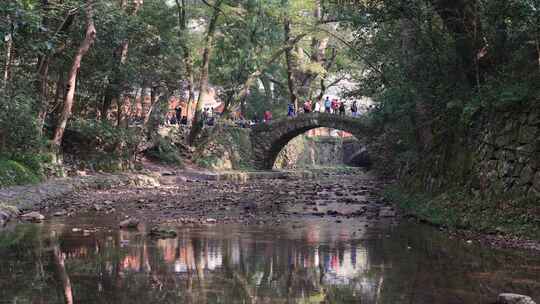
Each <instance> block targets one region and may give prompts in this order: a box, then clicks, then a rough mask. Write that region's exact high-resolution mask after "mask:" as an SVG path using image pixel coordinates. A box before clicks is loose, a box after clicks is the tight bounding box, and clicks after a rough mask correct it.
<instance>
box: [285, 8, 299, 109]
mask: <svg viewBox="0 0 540 304" xmlns="http://www.w3.org/2000/svg"><path fill="white" fill-rule="evenodd" d="M283 26H284V30H285V44H286V45H290V44H291V21H290V20H289V18H288V17H287V18H285V22H284V25H283ZM285 61H286V62H287V86H288V88H289V100H290V102H291V103H293V104H294V108H295V110H297V109H298V96H297V95H296V84H295V79H294V65H293V54H292V48H288V49H287V50H286V51H285Z"/></svg>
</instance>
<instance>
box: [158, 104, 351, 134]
mask: <svg viewBox="0 0 540 304" xmlns="http://www.w3.org/2000/svg"><path fill="white" fill-rule="evenodd" d="M346 108H347V106H346V105H345V102H344V101H340V100H338V99H336V98H334V99H330V97H328V96H327V97H326V98H325V99H324V101H323V102H322V103H319V102H313V101H311V100H310V99H307V100H306V101H305V102H304V103H303V104H302V106H301V111H302V112H303V113H305V114H309V113H314V112H324V113H331V114H337V115H342V116H345V115H346V112H347V109H346ZM349 110H350V113H351V115H352V116H353V117H358V115H359V114H358V104H357V102H356V101H353V102H352V103H351V104H350V106H349ZM182 114H183V113H182V107H180V106H177V107H176V108H175V109H174V112H173V111H171V112H169V113H167V117H166V121H165V123H166V124H169V125H187V124H188V118H187V116H186V115H182ZM217 114H219V113H216V112H215V111H214V109H213V108H211V107H210V108H204V110H203V113H202V118H203V121H204V122H205V124H206V125H209V126H213V125H214V124H215V120H216V115H217ZM297 114H298V110H297V109H296V106H295V104H294V103H292V102H291V103H289V104H288V106H287V116H288V117H295V116H296V115H297ZM271 121H272V112H271V111H269V110H267V111H265V112H264V113H263V115H262V117H261V118H259V116H258V115H257V114H255V115H254V116H253V118H252V119H251V120H247V119H245V118H244V117H242V115H239V117H236V119H234V122H235V124H236V125H238V126H240V127H242V128H249V127H251V126H254V125H257V124H259V123H268V122H271Z"/></svg>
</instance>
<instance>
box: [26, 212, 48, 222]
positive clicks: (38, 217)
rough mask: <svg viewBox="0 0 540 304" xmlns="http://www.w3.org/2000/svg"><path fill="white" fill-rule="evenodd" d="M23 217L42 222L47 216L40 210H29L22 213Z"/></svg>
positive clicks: (30, 220)
mask: <svg viewBox="0 0 540 304" xmlns="http://www.w3.org/2000/svg"><path fill="white" fill-rule="evenodd" d="M21 219H23V220H25V221H29V222H41V221H43V220H44V219H45V216H43V214H41V213H39V212H35V211H34V212H29V213H25V214H23V215H21Z"/></svg>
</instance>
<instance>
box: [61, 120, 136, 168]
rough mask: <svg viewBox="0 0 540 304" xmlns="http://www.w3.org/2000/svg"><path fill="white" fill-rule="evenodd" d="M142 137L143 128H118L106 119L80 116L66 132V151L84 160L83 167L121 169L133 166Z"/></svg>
mask: <svg viewBox="0 0 540 304" xmlns="http://www.w3.org/2000/svg"><path fill="white" fill-rule="evenodd" d="M141 139H142V136H141V134H140V131H139V130H137V129H135V128H129V129H128V128H117V127H115V126H113V125H111V124H110V123H109V122H107V121H96V120H92V119H89V120H84V119H78V120H75V121H73V122H72V123H71V124H70V126H69V128H68V130H67V131H66V135H65V139H64V150H65V151H66V152H68V153H69V154H71V155H75V156H76V157H77V158H78V159H81V160H83V161H84V163H83V164H81V166H83V167H84V166H86V165H89V166H90V168H93V169H96V170H105V171H118V170H122V169H126V168H128V167H131V164H132V163H133V161H134V159H135V153H136V151H137V146H138V144H139V142H140V141H141Z"/></svg>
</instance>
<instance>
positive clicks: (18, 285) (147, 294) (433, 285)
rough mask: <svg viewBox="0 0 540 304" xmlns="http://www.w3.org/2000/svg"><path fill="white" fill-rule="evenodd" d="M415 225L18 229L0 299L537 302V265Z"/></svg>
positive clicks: (3, 266)
mask: <svg viewBox="0 0 540 304" xmlns="http://www.w3.org/2000/svg"><path fill="white" fill-rule="evenodd" d="M408 225H409V224H407V225H405V226H400V227H396V228H393V229H392V228H390V230H388V231H380V230H377V229H375V230H374V231H372V232H365V234H364V233H359V234H358V232H357V231H358V230H356V229H355V231H351V230H350V229H348V227H344V228H343V227H342V228H338V229H336V228H335V225H334V226H333V227H334V228H328V229H327V228H326V227H325V226H319V225H317V224H313V225H312V224H309V223H308V224H307V225H306V226H305V227H303V228H300V229H290V228H288V229H275V228H260V227H247V228H246V227H234V226H227V227H214V228H184V229H181V230H179V236H178V237H177V238H175V239H166V240H151V239H148V238H146V237H144V232H127V231H114V230H113V231H106V230H102V231H98V232H96V233H86V234H87V235H86V236H84V234H83V233H82V232H73V231H72V228H73V226H71V225H64V224H56V225H44V226H19V227H17V228H16V230H15V231H14V232H10V233H7V234H5V235H4V236H3V237H2V239H1V240H0V244H3V245H2V247H0V253H1V254H2V259H1V260H0V290H1V291H0V296H1V297H2V299H4V300H8V302H9V303H12V302H14V301H15V300H16V299H17V302H21V303H63V302H68V303H320V302H326V303H351V302H353V303H411V301H412V303H483V302H486V301H488V300H490V299H492V298H493V293H494V292H496V291H504V290H505V288H508V287H511V288H512V289H511V290H512V291H515V292H521V293H528V294H530V295H532V296H538V292H539V291H538V290H540V289H539V288H538V287H540V286H539V283H538V282H536V280H535V279H534V277H535V273H536V272H535V270H534V269H538V266H539V265H540V261H539V258H538V257H532V256H531V257H527V256H526V255H520V256H519V258H516V256H515V255H514V254H513V253H509V252H496V251H493V250H485V249H481V248H476V247H474V246H470V245H460V244H459V243H457V242H454V241H448V239H447V238H444V237H442V235H441V234H438V233H436V232H434V231H431V230H430V229H427V230H426V229H425V227H421V228H420V227H418V226H415V225H412V226H408ZM327 227H331V225H328V226H327ZM53 231H54V233H53ZM357 234H358V235H357ZM10 238H11V240H12V241H11V242H7V241H6V240H9V239H10ZM15 240H16V241H15ZM6 244H8V245H6ZM407 247H408V248H409V249H407ZM495 270H496V271H495ZM536 271H537V270H536ZM536 274H537V273H536ZM536 278H537V277H536ZM70 297H71V298H70Z"/></svg>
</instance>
